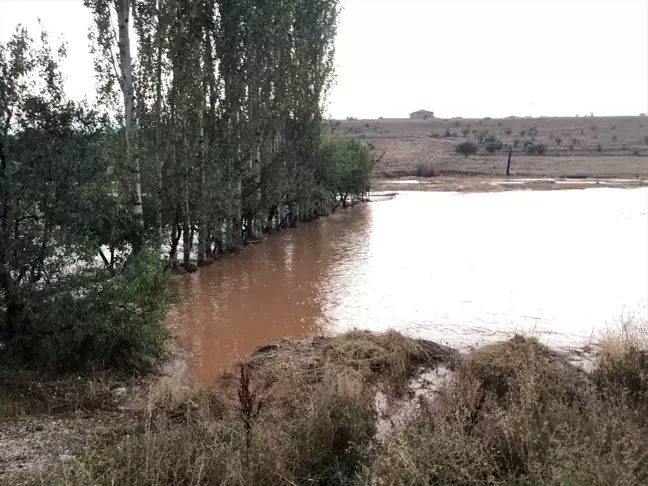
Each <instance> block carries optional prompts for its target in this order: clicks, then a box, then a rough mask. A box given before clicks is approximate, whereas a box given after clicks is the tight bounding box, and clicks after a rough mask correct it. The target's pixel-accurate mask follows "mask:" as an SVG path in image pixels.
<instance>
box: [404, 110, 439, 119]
mask: <svg viewBox="0 0 648 486" xmlns="http://www.w3.org/2000/svg"><path fill="white" fill-rule="evenodd" d="M410 118H412V119H422V120H427V119H428V118H434V112H433V111H427V110H419V111H415V112H414V113H410Z"/></svg>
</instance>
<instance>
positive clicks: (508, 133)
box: [504, 127, 513, 135]
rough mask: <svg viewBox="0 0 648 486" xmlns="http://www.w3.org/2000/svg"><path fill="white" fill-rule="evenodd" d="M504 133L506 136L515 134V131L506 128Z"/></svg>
mask: <svg viewBox="0 0 648 486" xmlns="http://www.w3.org/2000/svg"><path fill="white" fill-rule="evenodd" d="M504 133H505V134H506V135H510V134H511V133H513V130H511V128H510V127H506V128H505V129H504Z"/></svg>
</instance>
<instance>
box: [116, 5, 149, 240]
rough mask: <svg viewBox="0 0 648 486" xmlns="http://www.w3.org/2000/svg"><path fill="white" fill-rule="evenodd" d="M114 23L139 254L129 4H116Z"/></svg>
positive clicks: (139, 208)
mask: <svg viewBox="0 0 648 486" xmlns="http://www.w3.org/2000/svg"><path fill="white" fill-rule="evenodd" d="M116 6H117V22H118V24H119V59H120V68H121V76H122V79H121V83H120V84H121V89H122V95H123V97H124V115H125V119H126V127H125V128H126V166H127V167H128V169H129V170H130V171H131V178H130V185H131V198H132V203H131V204H132V206H131V210H132V212H133V217H134V219H135V223H136V224H137V230H138V231H137V234H136V235H135V236H134V237H133V240H132V244H133V250H134V251H139V249H140V248H141V247H142V242H143V237H144V232H143V229H144V215H143V212H142V186H141V182H140V168H139V160H138V158H137V154H136V153H135V143H134V141H135V140H134V139H135V92H134V90H133V64H132V59H131V51H130V25H129V24H130V13H131V12H130V11H131V0H118V3H117V5H116Z"/></svg>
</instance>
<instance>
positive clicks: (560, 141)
mask: <svg viewBox="0 0 648 486" xmlns="http://www.w3.org/2000/svg"><path fill="white" fill-rule="evenodd" d="M562 141H563V140H562V137H555V138H554V142H556V145H558V146H559V147H560V144H561V143H562Z"/></svg>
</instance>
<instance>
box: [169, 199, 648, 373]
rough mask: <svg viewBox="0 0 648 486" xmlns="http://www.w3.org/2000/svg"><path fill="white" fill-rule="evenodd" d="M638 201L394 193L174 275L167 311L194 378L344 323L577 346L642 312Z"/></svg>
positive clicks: (647, 226) (647, 269)
mask: <svg viewBox="0 0 648 486" xmlns="http://www.w3.org/2000/svg"><path fill="white" fill-rule="evenodd" d="M647 212H648V190H647V189H633V190H622V189H592V190H582V191H552V192H531V191H527V192H504V193H494V194H457V193H424V192H403V193H401V194H399V195H398V196H396V197H395V198H385V199H382V200H380V199H378V200H377V201H375V202H372V203H370V204H366V205H363V206H361V207H356V208H353V209H351V210H348V211H343V212H339V213H338V214H335V215H333V216H331V217H328V218H325V219H322V220H320V221H317V222H314V223H310V224H304V225H302V226H301V227H299V228H296V229H291V230H286V231H283V232H281V233H278V234H276V235H273V236H271V237H269V238H268V239H267V240H266V241H265V242H263V243H262V244H259V245H255V246H252V247H248V248H246V249H245V250H243V251H242V252H240V253H238V254H236V255H229V256H226V257H225V258H223V259H221V260H220V261H218V262H217V263H215V264H214V265H211V266H209V267H205V268H202V269H201V270H200V271H199V272H196V273H195V274H192V275H188V276H185V277H180V278H179V279H178V280H177V283H176V285H177V287H178V289H179V290H181V291H182V292H184V293H185V294H186V299H185V300H184V301H183V303H182V304H180V305H178V306H177V307H176V308H175V309H174V310H173V311H172V312H171V313H170V315H169V321H170V324H171V325H172V326H174V328H175V329H177V332H178V335H179V338H180V343H181V345H182V346H183V347H184V348H185V349H187V351H189V352H190V353H191V354H192V360H191V373H192V375H193V377H194V379H196V380H198V381H199V382H202V383H209V382H210V381H211V380H213V379H214V378H216V377H217V376H218V374H219V373H220V372H221V371H222V370H223V369H224V368H225V367H227V366H228V365H230V364H232V363H233V362H235V361H236V359H237V358H239V357H241V356H244V355H245V354H246V353H248V352H250V351H252V350H253V349H254V348H256V347H257V346H259V345H262V344H265V343H268V342H271V341H273V340H276V339H278V338H282V337H299V336H307V335H311V334H314V333H326V332H337V331H342V330H345V329H349V328H354V327H356V328H367V329H372V330H385V329H388V328H394V329H398V330H401V331H405V332H408V333H411V334H416V335H420V336H422V337H426V338H430V339H435V340H439V341H443V342H449V343H451V344H454V345H458V346H461V345H472V344H476V343H478V342H482V341H484V340H491V339H496V338H501V337H505V336H507V335H509V334H510V333H512V332H516V331H526V332H529V331H531V332H534V333H536V334H538V335H540V336H541V337H542V338H543V339H545V340H546V341H548V342H550V343H553V344H554V345H557V346H561V347H562V346H564V347H569V346H578V345H581V344H583V343H585V342H587V341H588V340H590V339H591V337H592V336H593V335H596V333H598V332H599V331H600V330H601V329H602V328H604V327H605V326H606V323H610V322H612V321H613V320H614V319H616V318H618V317H620V315H621V313H623V312H625V313H630V312H635V313H641V314H643V315H645V314H646V310H647V307H646V306H647V303H648V216H647Z"/></svg>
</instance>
